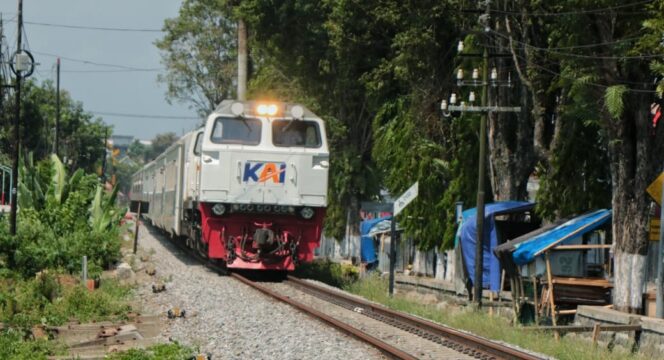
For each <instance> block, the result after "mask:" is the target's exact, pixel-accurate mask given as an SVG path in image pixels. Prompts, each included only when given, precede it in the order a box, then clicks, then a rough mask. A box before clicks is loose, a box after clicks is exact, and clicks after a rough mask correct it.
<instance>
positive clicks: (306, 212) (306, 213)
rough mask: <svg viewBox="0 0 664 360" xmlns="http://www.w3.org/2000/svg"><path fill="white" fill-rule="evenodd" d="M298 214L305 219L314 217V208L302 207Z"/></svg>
mask: <svg viewBox="0 0 664 360" xmlns="http://www.w3.org/2000/svg"><path fill="white" fill-rule="evenodd" d="M300 216H302V218H304V219H306V220H309V219H311V218H312V217H314V209H312V208H310V207H303V208H302V210H300Z"/></svg>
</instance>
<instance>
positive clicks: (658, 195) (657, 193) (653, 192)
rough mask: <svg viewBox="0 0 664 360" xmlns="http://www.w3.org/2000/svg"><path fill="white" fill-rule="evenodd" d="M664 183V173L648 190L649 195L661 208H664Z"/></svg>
mask: <svg viewBox="0 0 664 360" xmlns="http://www.w3.org/2000/svg"><path fill="white" fill-rule="evenodd" d="M663 183H664V172H663V173H661V174H659V176H658V177H657V179H655V181H653V182H652V184H650V185H649V186H648V188H647V189H646V191H647V192H648V194H650V196H652V197H653V199H655V201H656V202H657V204H659V206H662V184H663Z"/></svg>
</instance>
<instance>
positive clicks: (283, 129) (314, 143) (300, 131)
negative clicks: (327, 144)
mask: <svg viewBox="0 0 664 360" xmlns="http://www.w3.org/2000/svg"><path fill="white" fill-rule="evenodd" d="M272 143H273V144H274V145H275V146H298V147H306V148H318V147H320V146H321V139H320V131H319V128H318V123H317V122H315V121H299V120H275V121H273V122H272Z"/></svg>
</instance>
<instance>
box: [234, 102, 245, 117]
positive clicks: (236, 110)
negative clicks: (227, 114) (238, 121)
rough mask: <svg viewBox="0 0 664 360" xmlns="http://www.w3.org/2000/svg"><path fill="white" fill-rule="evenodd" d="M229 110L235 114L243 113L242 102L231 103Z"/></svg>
mask: <svg viewBox="0 0 664 360" xmlns="http://www.w3.org/2000/svg"><path fill="white" fill-rule="evenodd" d="M231 112H232V113H233V115H235V116H241V115H242V114H244V104H243V103H239V102H236V103H233V105H231Z"/></svg>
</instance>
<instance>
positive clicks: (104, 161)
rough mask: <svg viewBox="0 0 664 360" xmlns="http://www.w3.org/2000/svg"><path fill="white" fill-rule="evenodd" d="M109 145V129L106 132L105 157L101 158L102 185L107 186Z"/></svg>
mask: <svg viewBox="0 0 664 360" xmlns="http://www.w3.org/2000/svg"><path fill="white" fill-rule="evenodd" d="M107 145H108V128H106V129H105V130H104V155H103V157H102V158H101V176H99V178H100V179H101V184H102V185H106V158H107V157H108V154H107V147H106V146H107Z"/></svg>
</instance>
